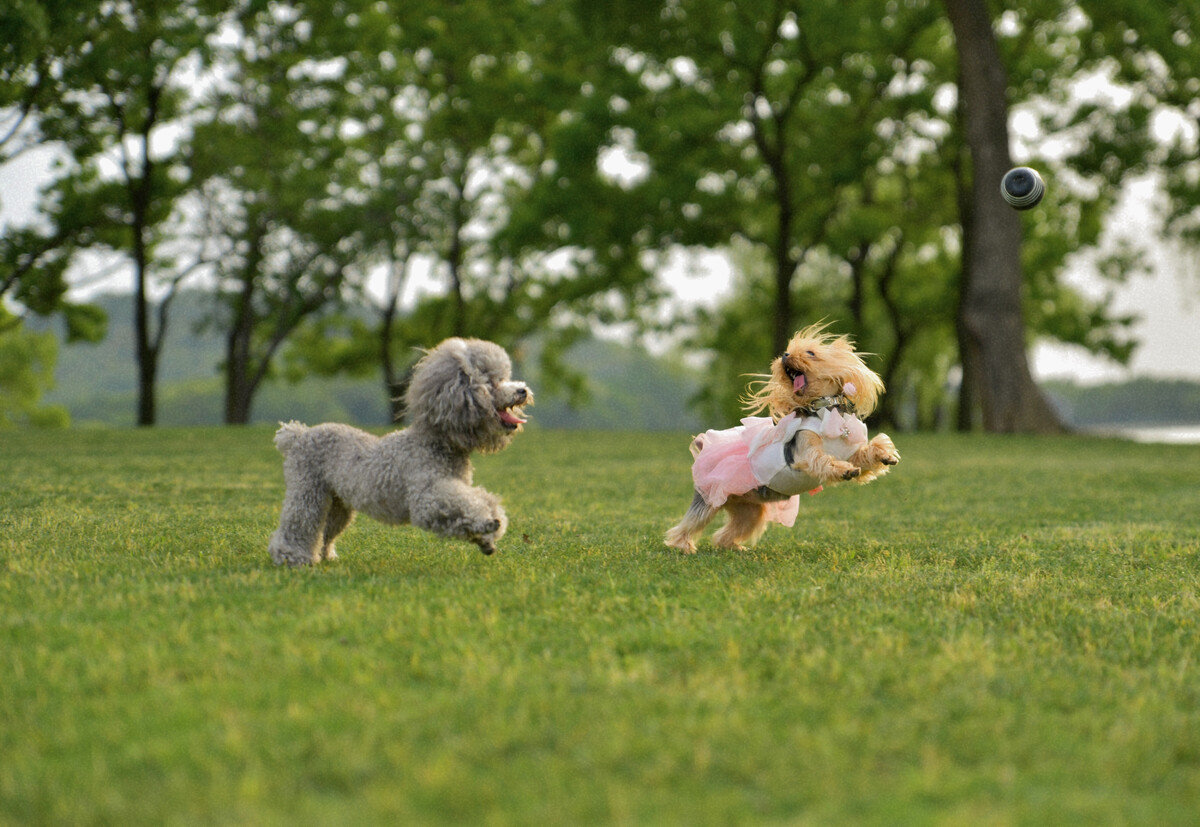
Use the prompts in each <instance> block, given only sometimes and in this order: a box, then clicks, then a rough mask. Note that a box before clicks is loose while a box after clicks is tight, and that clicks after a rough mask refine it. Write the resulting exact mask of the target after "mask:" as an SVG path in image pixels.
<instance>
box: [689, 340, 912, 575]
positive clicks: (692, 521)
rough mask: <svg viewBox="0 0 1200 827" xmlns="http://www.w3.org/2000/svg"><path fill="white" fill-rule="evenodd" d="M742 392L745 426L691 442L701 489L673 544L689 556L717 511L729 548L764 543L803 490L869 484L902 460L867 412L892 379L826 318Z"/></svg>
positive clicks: (790, 515) (721, 540)
mask: <svg viewBox="0 0 1200 827" xmlns="http://www.w3.org/2000/svg"><path fill="white" fill-rule="evenodd" d="M756 384H757V386H758V387H757V388H754V387H753V385H752V388H751V392H750V393H749V394H748V395H747V396H746V397H745V398H744V399H743V403H744V407H745V410H746V412H747V413H749V414H755V413H760V412H763V411H766V412H767V413H769V414H770V416H761V417H760V416H748V417H746V418H745V419H743V420H742V424H741V425H740V426H738V427H736V428H730V429H728V430H724V431H715V430H713V431H707V432H705V433H703V434H701V435H700V436H698V437H696V438H695V439H694V440H692V446H691V449H692V456H693V457H694V458H695V459H694V461H693V464H692V480H693V482H694V483H695V489H696V493H695V496H694V497H693V498H692V505H691V507H690V508H688V510H687V513H686V514H684V516H683V519H682V520H680V522H679V525H677V526H675V527H674V528H672V529H671V530H670V531H668V532H667V536H666V543H667V545H668V546H670V547H672V548H677V549H679V550H680V551H683V552H685V553H687V554H691V553H693V552H695V551H696V538H697V537H698V536H699V535H700V534H701V532H703V531H704V527H705V526H707V525H708V523H709V521H710V520H712V518H713V517H714V516H715V515H716V513H717V512H718V511H721V510H724V511H726V512H728V515H729V521H728V522H727V523H726V524H725V525H724V526H723V527H722V528H721V529H720V530H719V531H718V532H717V533H716V534H714V535H713V542H714V543H716V544H717V545H718V546H720V547H722V548H737V549H744V548H746V547H747V546H752V545H754V544H755V543H756V542H758V539H759V537H761V536H762V534H763V532H764V531H765V530H766V528H767V524H768V523H771V522H778V523H782V524H783V525H785V526H791V525H793V524H794V523H795V521H796V514H797V512H798V511H799V508H800V498H799V497H798V496H797V495H798V494H801V493H804V492H808V493H810V494H816V493H817V492H819V491H820V490H821V489H822V488H823V487H824V486H826V485H832V484H834V483H839V482H844V481H846V480H853V481H855V482H858V483H866V482H870V481H871V480H873V479H875V478H876V477H880V476H883V475H884V474H886V473H887V472H888V470H890V468H891V466H893V465H895V464H896V463H898V462H899V461H900V455H899V454H898V453H896V446H895V445H893V444H892V440H891V438H889V437H888V436H887V434H879V435H877V436H876V437H875V438H874V439H872V440H871V441H869V442H868V441H867V428H866V426H865V425H864V424H863V423H862V420H861V419H859V417H860V416H863V417H865V416H868V415H870V413H871V412H872V411H873V410H875V404H876V402H877V401H878V400H879V396H880V394H882V393H883V382H882V381H881V380H880V378H879V377H878V376H877V375H875V373H874V372H873V371H872V370H871V369H870V368H868V367H867V366H866V365H865V364H864V363H863V360H862V359H861V358H860V357H859V354H858V353H856V352H855V351H854V345H853V344H852V343H851V342H850V340H849V339H848V338H847V337H845V336H834V335H833V334H831V333H828V332H827V331H826V325H825V324H823V323H822V324H815V325H810V326H809V327H806V328H804V329H803V330H801V331H800V332H798V333H796V334H795V335H794V336H793V337H792V340H791V342H789V343H788V348H787V352H786V353H784V354H783V355H782V356H779V357H778V358H776V359H775V361H773V362H772V363H771V373H770V374H768V375H765V376H763V377H762V378H761V380H760V381H759V382H757V383H756Z"/></svg>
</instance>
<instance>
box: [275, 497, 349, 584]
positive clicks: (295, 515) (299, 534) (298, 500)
mask: <svg viewBox="0 0 1200 827" xmlns="http://www.w3.org/2000/svg"><path fill="white" fill-rule="evenodd" d="M332 500H333V498H332V497H331V496H330V494H329V491H328V489H327V488H326V487H325V486H324V485H322V484H320V483H313V482H308V483H307V484H303V483H300V484H297V483H291V484H289V485H288V488H287V493H285V494H284V497H283V509H282V510H281V511H280V514H279V528H277V529H275V533H274V534H272V535H271V542H270V545H269V546H268V547H267V549H268V551H270V553H271V559H272V560H273V561H275V565H282V564H284V563H286V564H287V565H289V566H307V565H310V564H312V563H317V562H320V560H321V550H322V546H323V540H324V532H325V519H326V517H327V516H328V514H329V508H330V505H331V504H332Z"/></svg>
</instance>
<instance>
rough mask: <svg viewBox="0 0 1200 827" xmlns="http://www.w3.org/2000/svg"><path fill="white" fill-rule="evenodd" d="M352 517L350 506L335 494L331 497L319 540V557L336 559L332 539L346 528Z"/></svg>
mask: <svg viewBox="0 0 1200 827" xmlns="http://www.w3.org/2000/svg"><path fill="white" fill-rule="evenodd" d="M353 519H354V512H353V511H351V510H350V506H348V505H346V504H345V503H344V502H342V501H341V500H339V499H338V498H337V497H336V496H335V497H333V499H332V501H331V502H330V504H329V514H328V516H326V518H325V531H324V532H323V537H322V541H321V559H322V560H336V559H337V551H336V550H335V549H334V547H333V541H334V540H336V539H337V538H338V535H339V534H341V533H342V532H343V531H345V530H346V526H348V525H350V521H351V520H353Z"/></svg>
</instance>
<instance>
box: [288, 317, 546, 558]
mask: <svg viewBox="0 0 1200 827" xmlns="http://www.w3.org/2000/svg"><path fill="white" fill-rule="evenodd" d="M511 374H512V363H511V362H510V360H509V358H508V354H507V353H505V352H504V349H503V348H501V347H500V346H499V345H496V344H493V343H491V342H485V341H482V340H479V339H458V338H455V339H447V340H446V341H444V342H442V343H441V344H439V345H438V346H437V347H435V348H434V349H433V350H431V351H429V352H428V353H426V355H425V356H424V357H423V358H422V359H421V360H420V361H419V362H418V363H417V366H416V368H415V369H414V371H413V376H412V382H411V383H410V385H409V388H408V393H407V395H406V397H405V401H406V403H407V406H408V410H409V414H410V417H411V420H412V423H411V425H410V426H409V427H408V428H406V429H403V430H400V431H395V432H393V433H390V434H388V435H387V436H384V437H382V438H380V437H377V436H374V435H372V434H369V433H366V432H365V431H360V430H358V429H357V428H352V427H350V426H348V425H341V424H336V423H331V424H325V425H317V426H315V427H312V428H309V427H306V426H304V425H301V424H300V423H298V422H289V423H287V424H285V425H281V426H280V428H279V430H278V431H277V432H276V434H275V446H276V447H277V448H278V449H279V451H280V453H282V454H283V456H284V462H283V476H284V481H285V483H286V485H287V491H286V494H285V495H284V500H283V510H282V512H281V514H280V518H279V528H278V529H277V530H276V531H275V533H274V534H272V535H271V542H270V546H269V550H270V553H271V559H272V560H274V561H275V563H276V564H283V563H286V564H288V565H292V566H299V565H308V564H311V563H317V562H320V561H321V560H331V559H334V558H336V557H337V554H336V552H335V551H334V545H333V544H334V540H335V539H337V536H338V535H339V534H341V533H342V531H344V530H345V528H346V526H348V525H349V524H350V521H351V519H353V517H354V514H355V512H357V511H361V512H363V513H364V514H367V515H368V516H371V517H374V518H375V519H377V520H380V521H381V522H384V523H390V524H393V525H400V524H404V523H411V524H412V525H415V526H417V527H419V528H423V529H426V530H428V531H432V532H434V533H435V534H439V535H441V536H443V537H452V538H460V539H463V540H469V541H471V542H473V543H475V544H476V545H477V546H479V549H480V550H481V551H482V552H483V553H484V554H491V553H493V552H494V551H495V550H496V543H497V542H499V541H500V538H501V537H503V536H504V532H505V529H506V528H507V526H508V519H507V517H506V516H505V514H504V509H503V508H502V507H501V505H500V498H499V497H497V496H496V495H495V494H492V493H490V492H488V491H485V490H484V489H483V488H480V487H477V486H473V485H472V484H471V478H472V467H471V460H470V455H471V453H472V452H474V451H479V452H481V453H490V452H494V451H499V450H501V449H502V448H504V447H505V446H507V445H508V443H509V442H510V441H511V440H512V438H513V435H514V434H515V433H517V432H518V431H520V430H521V426H522V425H523V424H524V423H525V420H524V419H523V418H522V407H523V406H524V405H529V404H532V403H533V392H532V391H531V390H530V389H529V388H528V387H527V386H526V385H525V383H523V382H517V381H513V380H512V379H511Z"/></svg>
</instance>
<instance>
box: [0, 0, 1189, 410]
mask: <svg viewBox="0 0 1200 827" xmlns="http://www.w3.org/2000/svg"><path fill="white" fill-rule="evenodd" d="M1196 16H1197V10H1196V9H1195V8H1194V3H1192V2H1189V1H1188V0H1164V2H1161V3H1157V4H1153V5H1152V6H1148V5H1146V4H1141V3H1133V2H1113V0H1103V2H1101V0H1022V2H1020V3H1017V2H1015V0H1004V1H1003V2H987V0H944V2H943V0H903V1H902V2H895V3H887V4H882V5H881V4H880V3H878V2H874V0H838V1H837V2H835V1H834V0H809V1H807V2H803V3H801V2H798V0H748V2H739V3H736V4H734V3H728V2H723V1H719V0H667V2H659V3H633V2H618V3H614V4H605V5H604V8H603V9H602V10H601V9H599V8H598V7H597V4H592V3H587V2H583V0H541V2H533V0H488V2H482V0H458V2H447V1H446V0H404V1H403V2H402V1H401V0H379V1H378V2H366V1H365V0H340V1H339V2H334V3H330V4H326V5H322V6H318V5H311V4H303V3H289V2H260V0H242V1H241V2H239V3H234V4H210V3H208V2H206V0H173V2H161V3H152V4H149V5H147V4H145V3H133V2H121V0H107V1H106V2H98V3H71V4H65V3H35V2H20V3H17V4H15V5H10V6H9V7H8V8H6V10H4V11H2V12H0V34H2V35H3V37H2V38H0V43H2V44H3V46H2V47H0V48H2V51H0V107H2V109H0V153H2V155H0V159H5V158H14V157H18V156H20V155H21V154H24V153H26V152H28V151H30V149H31V148H33V147H38V146H43V147H46V146H49V147H55V148H57V150H58V157H59V159H60V160H59V163H58V165H57V167H56V168H55V170H54V173H53V175H52V176H51V177H50V179H49V180H48V182H47V184H46V186H45V188H44V189H43V191H42V196H41V201H40V203H39V205H38V219H37V221H35V222H34V223H32V224H30V225H29V226H21V227H9V228H7V229H6V230H5V232H4V235H3V236H2V237H0V295H3V297H4V301H5V304H6V307H7V308H8V309H7V310H6V316H5V318H4V319H0V324H3V325H5V326H6V329H7V330H8V331H9V333H8V334H6V335H10V336H20V335H25V334H28V335H33V334H31V333H28V331H25V333H24V334H23V333H22V331H23V328H22V320H23V319H25V318H28V317H30V316H48V315H60V316H62V317H63V318H64V319H66V321H67V324H68V326H69V329H70V330H72V332H73V335H75V336H77V337H82V338H89V337H90V338H96V337H97V336H100V335H103V318H102V316H101V315H100V314H98V313H97V312H96V311H95V310H94V309H89V308H88V307H87V306H86V305H80V304H79V302H77V301H74V300H73V299H72V295H73V294H72V293H71V292H70V291H69V289H68V288H70V287H71V286H73V285H75V286H78V285H79V284H80V283H81V282H87V281H89V280H93V279H95V278H96V277H97V275H98V274H99V275H102V274H105V273H111V272H117V273H119V274H120V275H121V276H122V277H123V282H122V283H123V284H124V285H126V286H127V287H129V289H130V297H131V301H132V302H133V310H134V312H133V314H132V318H133V324H134V328H135V330H134V333H135V335H134V337H133V339H134V352H133V353H131V354H130V355H131V356H132V357H134V360H135V362H136V364H137V373H138V376H139V388H140V390H139V401H138V403H137V421H138V422H139V423H140V424H152V423H153V422H154V421H155V419H156V412H155V404H154V403H155V398H156V386H155V377H156V370H157V365H158V361H159V359H160V356H161V353H162V350H163V348H164V345H165V343H166V342H167V336H168V332H169V330H170V327H169V319H170V315H169V310H170V308H171V303H172V301H173V299H174V297H175V296H177V295H178V293H179V291H180V290H181V289H186V288H191V289H194V290H198V291H202V292H203V294H204V295H205V296H206V297H207V298H206V302H207V308H208V309H207V311H206V314H205V319H206V324H207V325H208V326H209V327H210V328H212V329H214V330H216V331H219V332H220V334H221V336H222V338H223V340H224V341H225V355H224V358H223V365H222V372H223V376H224V379H223V382H224V387H225V391H224V393H225V414H224V416H225V420H226V421H227V422H230V423H238V422H246V421H248V419H249V417H250V412H251V410H252V406H253V402H254V398H255V395H256V393H257V392H258V391H259V390H260V389H261V388H262V386H263V383H264V381H266V380H267V379H268V378H269V377H272V376H281V375H285V376H300V375H308V374H314V373H316V374H335V373H341V372H353V373H359V374H364V373H372V374H375V375H376V376H378V377H379V381H380V387H381V391H380V393H381V394H382V395H386V396H388V397H396V396H398V395H399V394H400V393H401V391H402V389H403V385H404V375H405V371H406V369H407V368H408V366H410V365H411V363H412V361H413V360H414V358H415V356H416V355H417V352H416V351H415V350H414V348H415V347H418V346H429V345H431V344H433V343H436V341H438V340H439V339H441V338H443V337H445V336H449V335H464V334H465V335H476V336H482V337H486V338H491V339H494V340H496V341H498V342H500V343H501V344H503V345H505V346H506V347H509V348H510V349H512V350H513V351H514V352H515V353H516V354H517V355H518V358H526V359H536V361H537V362H538V364H539V365H540V367H541V371H542V374H543V377H544V378H543V380H542V381H543V382H544V383H545V384H546V385H547V388H548V389H550V388H554V389H558V390H563V391H566V392H569V393H571V394H574V395H576V396H579V395H580V394H582V393H583V390H584V386H583V381H582V380H583V377H582V375H581V371H580V370H579V368H578V367H577V366H575V365H572V364H571V362H570V360H569V359H568V358H566V357H565V354H566V353H567V352H568V348H569V347H570V345H571V344H572V343H574V342H577V341H579V340H580V339H581V338H583V337H585V336H587V335H590V334H593V333H594V332H595V331H596V330H597V329H600V328H604V329H607V330H614V331H620V332H623V333H625V334H629V335H640V336H646V337H649V338H650V339H652V340H653V341H655V342H656V343H659V344H660V345H662V344H663V343H666V345H670V346H673V347H675V348H676V349H677V350H678V351H679V352H681V353H686V354H687V355H688V358H689V359H691V360H692V361H701V362H703V364H704V365H705V370H704V372H703V374H702V375H703V385H702V389H701V392H700V395H699V397H698V399H697V400H696V402H697V404H698V406H699V407H700V408H701V409H702V410H703V411H704V415H705V416H706V417H709V418H711V419H712V420H713V421H714V422H717V423H719V422H727V421H729V420H731V419H733V418H735V417H736V416H737V415H738V410H737V401H736V400H737V396H738V395H739V394H740V392H741V391H742V388H743V386H744V381H745V380H744V378H743V374H746V373H754V372H760V371H762V370H763V367H764V366H765V365H766V364H767V362H768V361H769V359H770V358H771V357H772V356H773V355H774V354H775V353H777V352H778V350H779V349H780V348H781V347H782V343H783V342H784V341H785V340H786V338H787V336H788V335H789V334H790V333H791V331H792V330H793V329H794V328H796V327H799V326H801V325H802V324H805V323H807V322H810V321H813V320H816V319H821V318H825V319H829V320H831V321H833V322H834V327H835V328H836V329H838V330H839V331H845V332H849V333H851V334H853V335H854V336H855V338H856V339H857V340H858V341H859V344H860V347H861V348H862V349H864V350H868V351H871V352H873V353H875V354H877V362H876V365H875V366H876V367H877V368H878V369H879V370H880V372H881V373H882V374H883V376H884V378H885V381H886V382H887V384H888V387H889V393H888V395H887V396H886V397H885V406H884V408H883V409H882V410H881V411H880V412H879V415H880V416H881V417H882V418H884V419H887V420H890V421H892V422H894V423H897V424H899V425H900V426H902V427H935V426H938V425H944V424H947V423H956V424H957V427H959V428H961V429H974V428H980V427H982V428H984V429H986V430H989V431H1053V430H1057V429H1058V427H1059V423H1058V422H1057V419H1056V417H1055V415H1054V413H1053V411H1052V410H1051V409H1050V408H1049V407H1048V406H1047V405H1046V404H1045V402H1044V400H1043V399H1042V398H1041V395H1040V392H1039V390H1038V388H1037V387H1036V386H1035V385H1034V383H1033V381H1032V378H1031V377H1030V375H1029V368H1028V364H1027V360H1026V356H1025V351H1026V348H1027V347H1029V346H1030V345H1031V344H1032V343H1033V342H1034V341H1035V340H1038V339H1052V340H1057V341H1062V342H1066V343H1071V344H1076V345H1080V346H1082V347H1084V348H1086V349H1087V350H1089V351H1090V352H1093V353H1097V354H1105V355H1107V356H1109V357H1111V358H1112V359H1114V360H1117V361H1122V360H1126V359H1128V358H1129V355H1130V354H1131V352H1132V348H1133V347H1134V344H1135V343H1134V342H1132V341H1131V338H1130V333H1129V327H1130V324H1131V322H1132V321H1133V320H1132V319H1130V318H1123V317H1120V316H1118V315H1117V314H1114V313H1113V312H1112V311H1111V301H1110V299H1111V296H1108V297H1105V296H1101V297H1100V298H1095V297H1089V296H1087V295H1084V294H1082V293H1081V292H1080V291H1078V290H1077V289H1076V288H1075V287H1073V286H1072V285H1071V284H1070V283H1068V280H1067V279H1065V278H1064V274H1065V273H1066V271H1067V268H1068V266H1074V267H1077V268H1078V267H1080V266H1090V267H1091V268H1092V269H1093V271H1094V276H1095V278H1096V279H1098V280H1100V281H1103V282H1107V283H1110V284H1114V285H1115V284H1118V283H1120V281H1121V280H1122V279H1125V278H1128V276H1129V274H1130V273H1133V272H1136V271H1137V267H1138V261H1137V257H1136V251H1131V250H1127V249H1122V248H1117V249H1111V245H1105V243H1104V241H1105V238H1104V229H1105V226H1106V216H1108V215H1109V214H1110V212H1111V210H1112V208H1113V207H1114V205H1115V204H1116V203H1117V200H1118V198H1119V197H1120V195H1121V193H1122V191H1123V188H1124V187H1125V186H1126V185H1127V183H1128V182H1129V181H1130V180H1133V179H1134V178H1145V177H1146V176H1157V177H1156V179H1155V180H1157V181H1158V182H1159V183H1160V185H1161V187H1162V190H1163V192H1164V194H1165V197H1166V198H1167V201H1166V203H1167V204H1168V208H1167V213H1166V216H1165V222H1166V226H1167V227H1168V228H1169V230H1170V231H1171V232H1173V233H1175V234H1176V235H1177V236H1178V237H1180V238H1183V239H1190V240H1191V241H1192V242H1193V243H1194V242H1195V241H1196V240H1197V235H1200V229H1198V228H1200V221H1197V215H1198V214H1200V187H1198V186H1197V183H1196V182H1197V181H1198V180H1200V174H1198V166H1197V164H1198V162H1197V160H1196V158H1197V123H1200V112H1198V111H1197V104H1196V100H1197V99H1198V98H1200V58H1198V52H1200V46H1198V45H1197V43H1196V41H1195V38H1196V35H1197V31H1196V27H1197V20H1196ZM971 21H974V23H975V25H974V26H970V25H968V24H969V23H970V22H971ZM1010 162H1015V163H1027V164H1029V165H1032V166H1036V167H1038V168H1039V169H1041V170H1042V171H1043V175H1044V177H1046V179H1047V181H1048V182H1049V193H1048V195H1047V197H1046V200H1045V201H1044V202H1043V205H1042V206H1040V207H1039V208H1037V209H1036V210H1034V211H1032V212H1030V213H1028V214H1025V215H1020V214H1017V213H1015V212H1013V211H1011V210H1010V209H1009V208H1007V207H1006V206H1004V205H1003V203H1002V202H1001V201H1000V200H999V195H998V187H999V183H998V182H999V173H1000V172H1002V171H1003V168H1004V167H1006V166H1007V165H1008V164H1009V163H1010ZM993 179H995V180H993ZM0 197H3V194H2V193H0ZM713 251H716V252H717V253H719V254H720V259H721V260H723V261H725V262H727V264H728V268H729V272H730V273H731V277H730V282H729V286H728V290H727V291H725V292H724V293H723V294H722V297H721V298H720V300H706V301H694V300H693V299H695V298H696V297H694V296H688V295H686V293H687V289H688V288H687V285H688V284H689V283H690V282H689V281H688V279H686V278H681V277H678V273H679V271H681V270H682V269H684V268H685V267H686V266H687V262H695V261H699V260H701V254H702V253H704V254H709V255H711V253H712V252H713ZM1085 252H1090V253H1091V255H1089V256H1083V255H1081V254H1083V253H1085ZM708 260H711V258H710V259H708ZM1084 261H1086V262H1090V263H1084V264H1081V262H1084ZM672 273H674V276H675V277H674V278H670V276H672ZM678 284H683V285H684V287H683V288H682V291H683V295H681V292H680V291H681V288H679V287H678ZM0 333H3V331H0ZM13 341H16V340H15V339H14V340H13ZM13 352H14V353H22V352H24V353H27V354H32V353H33V352H34V350H33V349H30V348H24V349H21V348H13ZM39 353H40V354H41V355H40V356H39V357H38V359H40V360H41V362H39V364H41V363H43V362H44V361H45V359H46V358H47V355H46V354H45V352H44V349H43V350H42V351H39ZM32 358H33V357H32V355H29V356H27V357H26V359H27V361H28V360H29V359H32ZM25 375H26V379H25V380H23V381H25V387H26V388H27V390H26V391H25V392H24V394H25V395H24V397H23V399H25V401H24V402H23V403H22V406H23V407H24V408H25V409H27V410H28V409H30V407H31V405H32V406H33V409H36V403H31V402H30V401H29V398H30V397H29V393H30V392H29V391H28V388H29V387H33V386H30V385H29V377H31V376H43V377H44V375H45V372H44V370H42V371H41V372H40V373H39V372H38V371H33V372H27V373H26V374H25ZM2 381H3V380H2V379H0V382H2ZM42 381H43V385H44V378H43V380H42ZM34 385H35V386H38V385H37V383H36V382H35V383H34ZM38 387H41V386H38ZM393 412H394V413H398V411H397V410H396V409H395V408H393Z"/></svg>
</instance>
